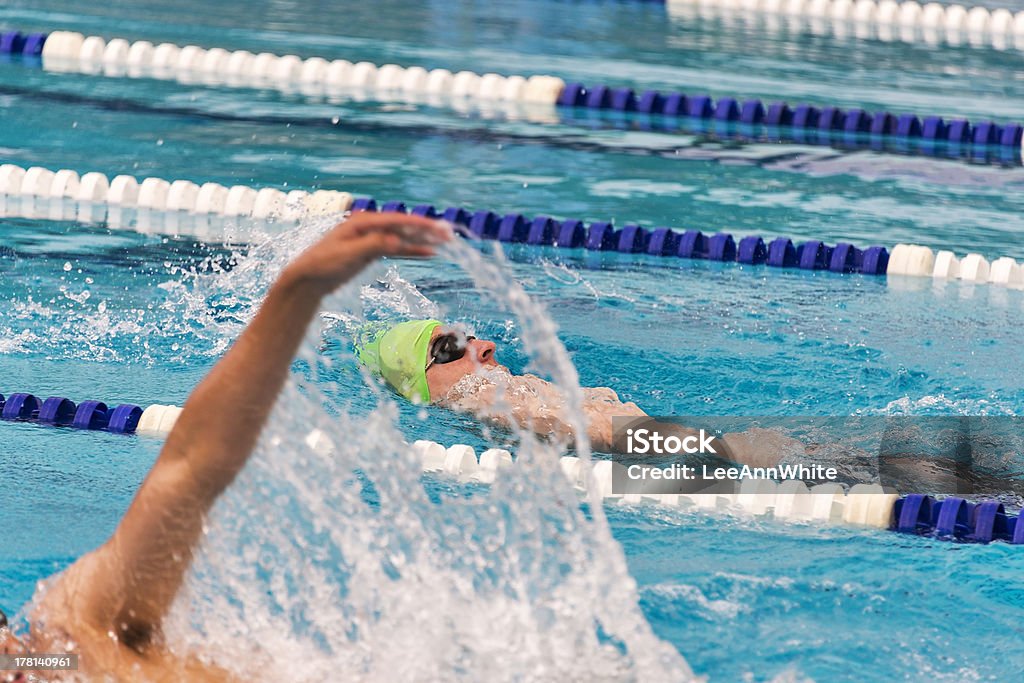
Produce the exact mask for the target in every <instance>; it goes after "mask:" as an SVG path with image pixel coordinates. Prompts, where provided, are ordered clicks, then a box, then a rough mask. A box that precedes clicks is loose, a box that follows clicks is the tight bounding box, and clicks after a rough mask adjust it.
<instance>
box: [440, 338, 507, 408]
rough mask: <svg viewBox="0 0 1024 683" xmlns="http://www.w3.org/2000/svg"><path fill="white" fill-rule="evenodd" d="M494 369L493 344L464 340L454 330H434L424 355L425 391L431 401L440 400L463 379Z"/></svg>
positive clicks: (495, 362)
mask: <svg viewBox="0 0 1024 683" xmlns="http://www.w3.org/2000/svg"><path fill="white" fill-rule="evenodd" d="M452 335H454V337H455V338H454V339H453V336H452ZM463 351H464V352H465V353H464V354H462V356H461V357H460V358H455V359H454V360H449V359H450V358H452V357H453V356H458V355H459V354H460V353H461V352H463ZM444 361H448V362H444ZM497 365H498V361H496V360H495V359H494V342H490V341H484V340H482V339H477V338H476V337H466V336H465V333H463V332H461V331H459V330H457V329H455V328H451V327H444V326H441V327H437V328H435V329H434V333H433V334H432V335H431V336H430V346H429V347H428V351H427V388H428V389H429V390H430V397H431V398H432V399H433V400H437V399H439V398H442V397H444V396H445V395H446V394H447V393H448V390H449V389H451V388H452V387H453V386H454V385H455V383H456V382H458V381H459V380H460V379H462V378H463V377H465V376H466V375H470V374H472V373H474V372H476V370H477V369H478V368H481V367H487V366H497Z"/></svg>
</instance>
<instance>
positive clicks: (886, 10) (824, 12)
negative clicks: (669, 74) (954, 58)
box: [667, 0, 1024, 50]
mask: <svg viewBox="0 0 1024 683" xmlns="http://www.w3.org/2000/svg"><path fill="white" fill-rule="evenodd" d="M667 5H668V6H667V9H668V13H669V16H670V17H673V18H676V19H682V20H686V19H694V18H696V17H697V16H700V17H702V18H709V19H710V18H716V17H721V18H724V19H727V20H728V19H733V18H735V19H738V20H741V21H743V22H744V23H747V24H752V25H762V26H765V27H766V28H769V29H774V28H780V27H781V26H782V24H783V23H785V24H786V25H787V27H789V28H790V29H792V30H800V29H801V28H802V27H803V25H804V24H806V25H807V27H808V28H809V29H810V30H811V32H812V33H815V34H818V35H827V34H828V33H830V32H831V33H833V34H834V35H835V36H836V37H837V38H847V37H855V38H858V39H861V40H880V41H884V42H894V41H902V42H904V43H911V44H913V43H924V44H928V45H941V44H946V45H949V46H951V47H964V46H969V47H975V48H995V49H996V50H1009V49H1013V48H1016V49H1017V50H1024V11H1022V12H1017V13H1016V14H1014V13H1012V12H1011V11H1010V10H1007V9H1005V8H997V9H990V8H987V7H971V8H970V9H968V8H967V7H965V6H964V5H957V4H951V5H941V4H939V3H936V2H929V3H925V4H923V5H922V4H921V3H918V2H916V1H915V0H906V1H905V2H896V0H878V1H877V2H876V0H668V3H667Z"/></svg>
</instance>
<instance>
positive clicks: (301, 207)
mask: <svg viewBox="0 0 1024 683" xmlns="http://www.w3.org/2000/svg"><path fill="white" fill-rule="evenodd" d="M4 197H13V198H16V199H17V198H21V199H22V200H27V201H28V202H29V204H28V205H27V206H26V205H24V204H20V205H19V207H20V208H22V209H24V208H32V207H34V206H35V205H34V204H32V203H31V202H32V201H33V200H35V199H50V200H72V201H75V202H80V203H81V206H80V208H83V209H84V213H87V212H88V209H89V207H95V206H102V205H108V206H116V207H124V208H134V209H139V210H141V211H142V212H153V211H161V212H166V213H167V215H174V214H179V213H183V214H189V213H191V214H210V215H222V216H233V217H242V218H245V217H252V218H255V219H261V220H273V219H275V218H276V219H279V220H281V221H289V222H297V221H299V220H301V218H302V217H303V216H304V215H309V214H313V215H331V214H342V213H344V212H345V211H348V210H351V211H378V210H380V211H398V212H406V213H413V214H416V215H419V216H427V217H430V218H443V219H445V220H447V221H449V222H451V223H454V224H457V225H462V226H464V227H465V228H466V229H467V231H468V232H469V233H470V234H472V235H473V236H475V237H477V238H480V239H488V240H498V241H501V242H508V243H523V244H528V245H533V246H555V247H561V248H566V249H579V248H582V249H586V250H589V251H614V252H620V253H630V254H637V253H645V254H649V255H652V256H664V257H678V258H687V259H703V260H709V261H730V262H737V263H741V264H747V265H765V266H769V267H776V268H798V269H802V270H828V271H831V272H835V273H861V274H865V275H885V274H888V275H892V276H915V277H935V278H945V279H960V280H964V281H968V282H975V283H982V282H988V283H992V284H997V285H1003V286H1007V287H1014V288H1024V266H1022V265H1021V264H1020V263H1018V262H1017V261H1016V260H1014V259H1013V258H1010V257H1007V256H1004V257H1001V258H997V259H995V260H994V261H992V262H989V261H988V260H986V259H985V257H984V256H982V255H980V254H976V253H972V254H967V255H965V256H964V257H963V258H962V259H961V258H958V257H957V256H956V255H955V254H954V253H953V252H951V251H939V252H938V253H935V252H934V251H932V250H931V249H929V248H928V247H923V246H920V245H913V244H897V245H896V246H895V247H893V249H892V250H891V252H890V250H889V249H887V248H886V247H884V246H877V245H876V246H871V247H867V248H865V249H860V248H858V247H856V246H854V245H852V244H849V243H838V244H835V245H828V244H825V243H824V242H821V241H819V240H807V241H804V242H801V243H794V242H793V240H791V239H789V238H787V237H777V238H775V239H772V240H765V239H764V238H762V237H760V236H758V235H749V236H746V237H743V238H740V239H739V240H737V239H736V238H734V237H733V236H732V235H731V234H730V233H724V232H722V233H716V234H713V235H705V234H704V233H703V232H702V231H700V230H685V231H679V230H675V229H672V228H668V227H656V228H653V229H647V228H644V227H641V226H640V225H638V224H635V223H631V224H627V225H624V226H623V227H621V228H616V227H615V225H614V224H613V223H612V222H611V221H594V222H591V223H589V224H587V223H585V222H584V221H582V220H577V219H564V220H557V219H555V218H551V217H549V216H536V217H529V216H526V215H523V214H519V213H511V214H504V215H501V214H498V213H495V212H493V211H486V210H480V211H470V210H467V209H465V208H461V207H449V208H444V209H437V208H435V207H434V206H432V205H430V204H420V205H417V206H414V207H412V209H410V208H409V207H408V206H407V205H406V204H405V203H404V202H400V201H389V202H382V203H378V202H377V201H376V200H375V199H373V198H370V197H360V198H358V199H353V197H352V195H351V194H349V193H347V192H338V191H334V190H317V191H314V192H306V191H304V190H292V191H290V192H288V193H285V192H283V191H282V190H278V189H275V188H262V189H256V188H253V187H248V186H245V185H235V186H233V187H231V188H227V187H224V186H223V185H219V184H217V183H204V184H203V185H201V186H200V185H197V184H196V183H193V182H191V181H189V180H175V181H173V182H172V181H168V180H164V179H162V178H145V179H143V181H142V182H141V183H140V182H139V181H138V180H137V179H136V178H135V177H134V176H128V175H119V176H116V177H115V178H114V179H113V180H108V178H107V176H105V175H103V174H102V173H97V172H91V173H86V174H85V175H82V176H79V174H78V173H77V172H75V171H72V170H69V169H62V170H58V171H51V170H50V169H47V168H44V167H41V166H33V167H31V168H29V169H24V168H21V167H20V166H16V165H14V164H3V165H0V214H3V213H10V211H7V210H5V206H4V205H3V203H2V200H3V198H4ZM19 207H15V208H19ZM56 209H57V211H58V213H60V212H63V211H67V210H68V207H67V206H66V205H64V204H58V205H56ZM23 213H28V214H32V215H30V216H29V217H40V218H43V217H48V216H47V210H45V209H38V210H37V211H36V213H38V214H40V215H35V214H33V212H32V211H25V212H23ZM82 213H83V211H80V212H78V215H82ZM49 216H50V217H54V218H58V217H63V216H64V214H63V213H61V214H60V216H57V214H50V215H49ZM146 225H149V226H150V227H153V226H151V225H150V224H146ZM164 226H166V227H167V228H168V229H171V231H172V232H175V234H181V227H180V226H181V224H180V223H178V222H174V221H170V220H168V221H165V223H164ZM110 227H118V225H114V224H112V225H111V226H110ZM126 227H135V228H136V229H139V226H138V224H136V225H134V226H131V225H129V226H126ZM156 227H161V226H156ZM140 231H141V230H140ZM204 236H205V235H204ZM214 237H216V235H215V236H214Z"/></svg>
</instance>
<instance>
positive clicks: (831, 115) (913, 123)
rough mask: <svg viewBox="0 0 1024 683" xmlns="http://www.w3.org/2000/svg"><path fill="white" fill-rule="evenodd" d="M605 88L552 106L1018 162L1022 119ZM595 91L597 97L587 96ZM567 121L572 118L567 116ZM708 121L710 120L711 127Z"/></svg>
mask: <svg viewBox="0 0 1024 683" xmlns="http://www.w3.org/2000/svg"><path fill="white" fill-rule="evenodd" d="M608 92H615V91H612V90H610V89H609V88H608V86H603V85H601V86H595V87H588V86H586V85H584V84H582V83H568V84H566V86H565V90H564V91H563V92H562V96H561V97H560V98H559V99H558V102H557V104H558V105H559V106H561V107H563V108H573V109H612V110H619V111H635V112H636V113H639V114H644V115H648V116H647V119H648V120H646V121H645V122H644V123H643V125H641V126H640V127H641V128H655V129H658V130H667V131H672V130H678V129H683V130H688V132H705V131H708V130H712V131H713V133H714V135H716V136H718V137H726V138H737V139H750V138H754V139H766V140H777V141H780V142H799V143H807V144H822V145H834V146H838V147H842V148H864V149H874V150H889V151H893V152H897V153H903V154H907V153H913V154H922V155H926V156H947V157H951V158H960V157H967V158H969V159H970V160H971V161H988V162H992V163H999V164H1003V165H1005V164H1011V165H1020V163H1021V138H1022V133H1024V127H1022V125H1021V124H1019V123H1005V124H1000V123H996V122H994V121H982V122H977V123H973V124H972V123H971V122H970V121H968V120H966V119H954V120H950V121H946V120H945V119H943V117H941V116H923V117H919V116H917V115H915V114H907V113H903V114H894V113H890V112H885V111H881V112H866V111H864V110H863V109H857V108H854V109H850V110H843V109H841V108H839V107H835V106H825V107H820V108H819V107H816V106H814V105H811V104H803V103H798V104H790V103H787V102H770V103H764V102H762V101H761V100H756V99H754V100H746V101H744V102H742V103H740V102H739V101H738V100H737V99H735V98H732V97H723V98H720V99H719V100H718V101H715V100H713V99H711V97H709V96H707V95H693V94H687V93H681V92H677V93H662V92H658V91H656V90H647V91H645V92H644V93H642V94H641V95H640V96H639V97H638V98H636V97H634V98H632V99H631V98H623V99H621V102H622V103H623V104H622V106H621V107H620V106H616V105H615V103H614V102H613V101H612V100H609V99H607V98H604V97H603V94H604V93H608ZM630 92H632V91H630ZM593 93H599V94H601V95H602V96H601V97H592V96H591V95H592V94H593ZM634 102H635V106H634V105H633V104H632V103H634ZM650 115H655V116H658V117H659V120H658V121H653V120H650ZM566 118H567V120H568V121H571V120H572V116H571V115H570V116H568V117H566ZM685 119H689V120H690V122H689V123H688V122H687V121H685ZM706 122H713V123H714V124H715V125H714V127H713V128H710V129H709V128H708V126H707V123H706ZM609 123H611V121H609ZM965 146H967V147H969V148H966V147H965Z"/></svg>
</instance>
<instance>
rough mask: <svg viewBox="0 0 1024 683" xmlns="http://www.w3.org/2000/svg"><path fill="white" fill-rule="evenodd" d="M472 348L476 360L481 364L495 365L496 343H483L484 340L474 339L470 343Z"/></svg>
mask: <svg viewBox="0 0 1024 683" xmlns="http://www.w3.org/2000/svg"><path fill="white" fill-rule="evenodd" d="M469 344H470V348H472V349H473V354H474V355H475V356H476V360H477V362H479V363H485V364H486V363H494V362H495V360H494V349H495V348H496V347H495V346H494V342H491V341H483V340H482V339H474V340H473V341H471V342H470V343H469Z"/></svg>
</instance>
